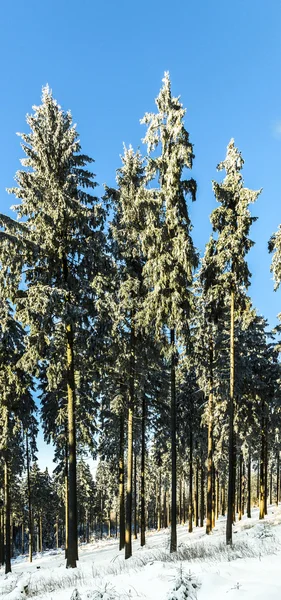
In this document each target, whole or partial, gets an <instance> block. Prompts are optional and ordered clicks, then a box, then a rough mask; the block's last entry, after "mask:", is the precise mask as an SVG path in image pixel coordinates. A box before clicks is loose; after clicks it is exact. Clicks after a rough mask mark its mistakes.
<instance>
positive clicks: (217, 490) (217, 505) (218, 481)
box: [216, 471, 220, 519]
mask: <svg viewBox="0 0 281 600" xmlns="http://www.w3.org/2000/svg"><path fill="white" fill-rule="evenodd" d="M219 512H220V480H219V474H218V471H216V519H218V518H219Z"/></svg>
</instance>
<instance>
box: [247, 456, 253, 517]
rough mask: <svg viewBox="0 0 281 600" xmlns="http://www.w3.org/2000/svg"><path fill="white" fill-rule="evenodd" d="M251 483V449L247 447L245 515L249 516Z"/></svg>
mask: <svg viewBox="0 0 281 600" xmlns="http://www.w3.org/2000/svg"><path fill="white" fill-rule="evenodd" d="M251 488H252V485H251V449H250V448H249V456H248V477H247V517H248V519H250V518H251V493H252V489H251Z"/></svg>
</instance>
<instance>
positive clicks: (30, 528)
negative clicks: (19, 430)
mask: <svg viewBox="0 0 281 600" xmlns="http://www.w3.org/2000/svg"><path fill="white" fill-rule="evenodd" d="M25 440H26V469H27V495H28V551H29V562H32V552H33V518H32V500H31V484H30V461H29V444H28V434H27V432H26V438H25Z"/></svg>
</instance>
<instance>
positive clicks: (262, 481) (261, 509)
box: [259, 401, 265, 519]
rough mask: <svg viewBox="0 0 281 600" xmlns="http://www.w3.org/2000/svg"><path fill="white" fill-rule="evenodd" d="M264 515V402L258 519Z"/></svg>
mask: <svg viewBox="0 0 281 600" xmlns="http://www.w3.org/2000/svg"><path fill="white" fill-rule="evenodd" d="M264 515H265V418H264V401H262V417H261V456H260V512H259V518H260V519H264Z"/></svg>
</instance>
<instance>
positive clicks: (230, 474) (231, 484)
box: [226, 289, 235, 545]
mask: <svg viewBox="0 0 281 600" xmlns="http://www.w3.org/2000/svg"><path fill="white" fill-rule="evenodd" d="M234 300H235V298H234V289H232V290H231V303H230V391H229V449H228V457H229V458H228V461H229V462H228V496H227V521H226V543H227V544H228V545H230V544H232V522H233V503H234V497H235V491H234V490H235V478H234V462H235V461H234V382H235V372H234V352H235V348H234Z"/></svg>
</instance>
